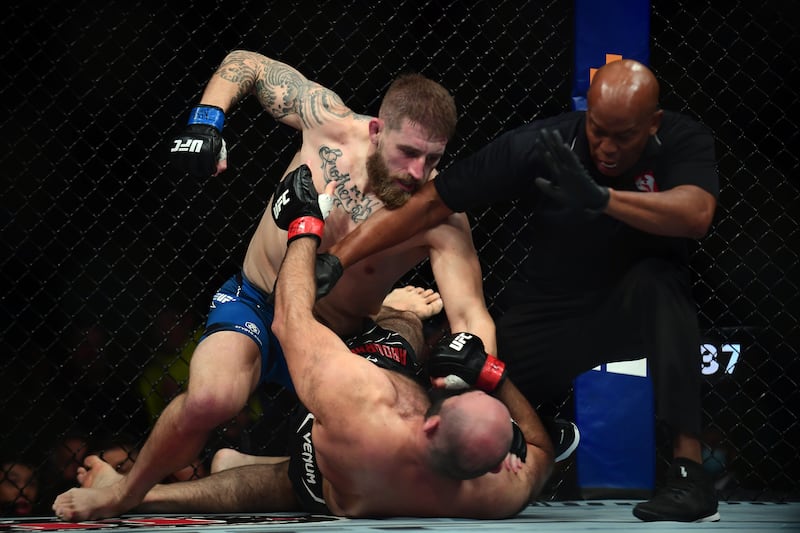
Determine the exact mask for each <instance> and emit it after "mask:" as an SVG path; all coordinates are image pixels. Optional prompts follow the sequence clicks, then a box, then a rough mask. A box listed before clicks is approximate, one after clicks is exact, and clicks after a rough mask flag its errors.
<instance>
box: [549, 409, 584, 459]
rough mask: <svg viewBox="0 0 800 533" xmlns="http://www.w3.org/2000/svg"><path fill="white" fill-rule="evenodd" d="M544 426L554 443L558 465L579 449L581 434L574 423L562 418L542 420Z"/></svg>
mask: <svg viewBox="0 0 800 533" xmlns="http://www.w3.org/2000/svg"><path fill="white" fill-rule="evenodd" d="M542 424H544V427H545V429H546V430H547V433H548V435H550V440H551V441H552V442H553V451H554V452H555V462H556V463H559V462H561V461H563V460H564V459H567V458H568V457H569V456H570V455H572V452H574V451H575V450H576V449H577V448H578V443H579V442H580V441H581V432H580V431H578V426H576V425H575V424H574V423H572V422H570V421H569V420H564V419H561V418H556V419H552V418H542Z"/></svg>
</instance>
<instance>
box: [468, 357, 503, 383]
mask: <svg viewBox="0 0 800 533" xmlns="http://www.w3.org/2000/svg"><path fill="white" fill-rule="evenodd" d="M505 368H506V364H505V363H504V362H502V361H501V360H500V359H498V358H497V357H495V356H493V355H490V354H488V353H487V354H486V362H485V363H484V364H483V368H481V373H480V375H479V376H478V380H477V381H476V382H475V387H476V388H478V389H481V390H483V391H493V390H494V389H496V388H497V386H498V385H499V384H500V380H501V379H502V378H503V372H504V371H505Z"/></svg>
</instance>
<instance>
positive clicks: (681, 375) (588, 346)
mask: <svg viewBox="0 0 800 533" xmlns="http://www.w3.org/2000/svg"><path fill="white" fill-rule="evenodd" d="M515 293H516V294H520V291H515ZM514 297H515V298H517V299H518V302H517V303H514V302H513V301H512V302H510V306H509V307H508V309H507V311H506V312H505V313H504V314H503V315H502V316H501V317H500V318H499V319H498V320H497V342H498V356H499V357H500V358H501V359H502V360H504V361H505V362H506V365H507V369H508V375H509V377H510V378H511V380H512V381H513V382H514V384H515V385H517V387H518V388H519V389H520V391H522V393H523V394H524V395H525V396H526V397H527V398H528V400H529V401H530V402H531V404H533V405H538V404H540V403H542V402H544V401H548V400H551V399H554V398H556V397H558V396H557V395H561V396H562V397H563V395H564V394H565V393H566V392H567V391H568V390H569V387H570V386H571V384H572V380H573V379H574V378H575V377H577V376H578V375H579V374H581V373H583V372H585V371H587V370H590V369H592V368H594V367H595V366H597V365H599V364H601V363H607V362H612V361H625V360H634V359H639V358H642V357H647V361H648V367H649V373H650V375H651V377H652V379H653V386H654V395H655V402H656V412H657V415H658V417H659V418H660V419H662V420H663V421H665V422H666V423H667V424H668V425H669V426H670V427H671V429H672V430H673V431H681V432H686V433H689V434H692V435H695V436H697V435H699V433H700V430H701V419H702V409H701V375H700V369H701V363H702V359H701V355H700V332H699V327H698V323H697V309H696V305H695V302H694V299H693V297H692V293H691V286H690V282H689V275H688V272H687V271H686V269H685V268H683V267H681V266H678V265H674V264H672V263H669V262H667V261H665V260H661V259H646V260H643V261H641V262H639V263H637V264H636V265H634V266H633V267H632V268H631V269H630V270H629V271H628V272H627V273H626V274H625V275H624V276H623V277H622V278H621V280H620V281H619V282H618V283H616V284H615V285H614V286H613V287H610V288H608V289H604V290H601V291H595V292H592V293H588V294H580V295H577V296H576V297H574V298H572V299H570V298H567V299H564V298H560V299H553V298H550V299H548V298H543V297H542V298H535V299H531V298H530V296H527V297H520V296H514ZM523 298H524V301H522V300H523Z"/></svg>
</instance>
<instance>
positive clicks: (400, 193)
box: [367, 152, 419, 209]
mask: <svg viewBox="0 0 800 533" xmlns="http://www.w3.org/2000/svg"><path fill="white" fill-rule="evenodd" d="M367 179H368V180H369V185H370V188H371V189H372V191H373V193H374V194H375V196H377V197H378V199H379V200H380V201H381V202H383V205H384V206H386V209H397V208H398V207H402V206H403V205H404V204H405V203H406V202H407V201H408V199H409V198H411V195H412V194H413V193H414V192H416V190H417V189H418V188H419V185H418V183H417V181H416V180H415V179H413V178H411V177H410V176H409V175H408V174H391V173H390V172H389V168H388V167H387V166H386V163H385V162H384V160H383V157H381V155H380V153H379V152H375V153H373V154H372V155H370V156H368V157H367ZM396 181H400V182H402V183H404V184H407V185H410V186H411V187H413V190H412V191H406V190H404V189H402V188H400V187H398V186H397V184H396V183H395V182H396Z"/></svg>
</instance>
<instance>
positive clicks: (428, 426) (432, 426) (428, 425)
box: [422, 415, 442, 437]
mask: <svg viewBox="0 0 800 533" xmlns="http://www.w3.org/2000/svg"><path fill="white" fill-rule="evenodd" d="M441 421H442V417H441V416H439V415H433V416H429V417H428V418H426V419H425V422H424V423H423V424H422V431H424V432H425V435H427V436H428V437H432V436H433V434H434V433H436V430H437V429H439V424H440V423H441Z"/></svg>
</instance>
